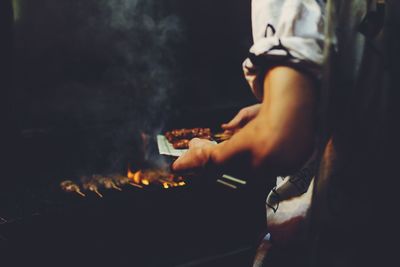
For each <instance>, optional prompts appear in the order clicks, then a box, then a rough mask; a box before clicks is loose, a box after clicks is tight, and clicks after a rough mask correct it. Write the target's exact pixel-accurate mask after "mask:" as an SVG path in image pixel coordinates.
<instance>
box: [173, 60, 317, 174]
mask: <svg viewBox="0 0 400 267" xmlns="http://www.w3.org/2000/svg"><path fill="white" fill-rule="evenodd" d="M263 87H264V88H263V90H264V94H263V95H264V97H263V100H262V105H261V109H260V112H259V114H258V115H257V117H256V118H255V119H254V120H252V121H250V122H249V123H248V124H247V125H246V126H245V127H243V128H242V129H241V130H240V131H239V132H238V133H237V134H235V135H234V136H233V137H232V138H231V139H230V140H228V141H225V142H223V143H220V144H218V145H211V144H210V143H208V142H207V141H202V140H193V141H192V142H191V143H192V144H191V146H190V148H189V151H188V152H187V153H186V154H185V155H183V156H181V157H180V158H179V159H178V160H176V161H175V162H174V164H173V169H174V170H176V171H180V170H185V169H193V168H201V167H204V166H205V165H207V164H212V165H216V166H217V167H220V168H223V169H224V170H228V171H229V170H231V169H232V170H235V169H237V166H240V168H241V169H248V170H251V171H252V172H256V173H257V172H258V173H260V172H261V171H262V172H268V173H269V174H278V173H279V174H285V173H288V172H291V171H294V170H296V169H297V168H299V167H300V166H301V165H302V164H303V163H304V162H305V160H306V159H307V157H308V156H309V155H310V154H311V152H312V149H313V144H314V137H315V105H316V92H315V88H314V87H315V85H314V83H313V81H312V80H311V79H310V78H309V77H308V76H307V75H305V74H303V73H301V72H299V71H297V70H295V69H293V68H289V67H283V66H280V67H275V68H272V69H270V70H269V71H268V73H267V74H266V75H265V78H264V83H263Z"/></svg>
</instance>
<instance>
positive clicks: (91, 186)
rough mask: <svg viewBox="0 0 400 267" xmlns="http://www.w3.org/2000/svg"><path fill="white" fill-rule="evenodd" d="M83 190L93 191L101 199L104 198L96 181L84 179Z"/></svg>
mask: <svg viewBox="0 0 400 267" xmlns="http://www.w3.org/2000/svg"><path fill="white" fill-rule="evenodd" d="M82 184H83V189H85V190H88V191H92V192H94V193H96V194H97V195H98V196H99V197H103V195H102V194H101V193H100V192H99V188H98V186H97V183H96V181H95V180H94V179H89V178H87V177H83V178H82Z"/></svg>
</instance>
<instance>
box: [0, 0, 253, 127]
mask: <svg viewBox="0 0 400 267" xmlns="http://www.w3.org/2000/svg"><path fill="white" fill-rule="evenodd" d="M13 3H14V23H13V30H14V37H13V41H14V44H13V51H9V52H7V53H12V55H13V59H12V66H10V67H11V68H12V70H13V73H12V81H13V83H12V94H11V95H10V96H8V97H9V99H10V100H11V102H12V116H13V117H14V119H15V121H16V122H17V125H18V129H32V128H49V127H50V128H51V127H66V126H68V127H77V126H86V125H88V124H97V123H105V122H110V121H116V120H119V121H130V122H131V123H132V124H135V125H136V126H137V127H138V128H144V129H156V128H158V127H160V126H163V122H164V121H165V120H166V119H167V118H168V117H169V115H171V114H174V113H179V112H182V111H186V110H192V109H205V108H212V107H216V106H218V107H220V106H222V105H223V106H232V105H239V106H240V105H243V104H245V103H247V102H250V101H252V97H251V95H250V93H249V90H248V88H247V84H246V83H245V80H244V78H243V75H242V70H241V63H242V61H243V60H244V59H245V57H246V53H247V51H248V49H249V47H250V45H251V32H250V30H251V26H250V1H232V0H230V1H228V0H221V1H211V0H206V1H201V2H198V1H183V0H167V1H162V2H160V1H154V0H107V1H106V0H102V1H99V0H88V1H78V0H76V1H67V0H57V1H54V0H53V1H50V0H38V1H34V2H32V1H27V0H14V1H13ZM7 38H8V37H5V38H4V39H3V38H2V40H6V39H7Z"/></svg>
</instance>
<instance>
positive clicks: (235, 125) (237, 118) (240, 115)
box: [221, 111, 244, 130]
mask: <svg viewBox="0 0 400 267" xmlns="http://www.w3.org/2000/svg"><path fill="white" fill-rule="evenodd" d="M243 118H244V116H243V112H242V111H240V112H239V113H238V114H237V115H236V116H235V117H234V118H233V119H232V120H231V121H230V122H228V123H224V124H222V125H221V127H222V129H224V130H234V129H236V128H238V127H239V126H240V122H241V121H242V120H243Z"/></svg>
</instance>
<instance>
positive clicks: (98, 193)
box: [91, 188, 103, 197]
mask: <svg viewBox="0 0 400 267" xmlns="http://www.w3.org/2000/svg"><path fill="white" fill-rule="evenodd" d="M91 191H92V192H95V193H96V194H97V195H98V196H99V197H103V195H102V194H101V193H100V192H99V190H97V188H93V189H92V190H91Z"/></svg>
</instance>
